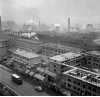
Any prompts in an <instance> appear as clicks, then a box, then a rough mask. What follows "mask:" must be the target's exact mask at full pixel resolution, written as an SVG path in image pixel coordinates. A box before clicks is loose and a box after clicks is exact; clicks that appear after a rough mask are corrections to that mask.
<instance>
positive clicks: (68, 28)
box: [68, 18, 70, 32]
mask: <svg viewBox="0 0 100 97" xmlns="http://www.w3.org/2000/svg"><path fill="white" fill-rule="evenodd" d="M68 32H70V18H68Z"/></svg>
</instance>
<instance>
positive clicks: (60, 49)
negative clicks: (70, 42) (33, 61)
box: [41, 43, 81, 57]
mask: <svg viewBox="0 0 100 97" xmlns="http://www.w3.org/2000/svg"><path fill="white" fill-rule="evenodd" d="M41 47H42V48H41V53H42V54H43V55H46V56H49V57H52V56H55V55H60V54H64V53H67V52H70V51H72V52H81V49H79V48H75V47H70V46H63V45H60V44H53V43H45V44H44V45H42V46H41Z"/></svg>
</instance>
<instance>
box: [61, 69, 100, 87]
mask: <svg viewBox="0 0 100 97" xmlns="http://www.w3.org/2000/svg"><path fill="white" fill-rule="evenodd" d="M63 74H65V75H69V76H72V77H75V78H77V79H79V80H82V81H84V82H87V83H90V84H93V85H96V86H99V87H100V75H99V74H98V73H94V72H91V71H88V70H84V69H80V68H75V69H73V70H71V71H67V72H64V73H63Z"/></svg>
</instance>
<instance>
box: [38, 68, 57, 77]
mask: <svg viewBox="0 0 100 97" xmlns="http://www.w3.org/2000/svg"><path fill="white" fill-rule="evenodd" d="M37 70H38V71H40V72H44V73H46V74H47V75H50V76H52V77H56V76H57V74H55V73H53V72H50V71H49V70H46V69H44V68H41V67H38V68H37Z"/></svg>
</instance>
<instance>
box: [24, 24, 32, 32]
mask: <svg viewBox="0 0 100 97" xmlns="http://www.w3.org/2000/svg"><path fill="white" fill-rule="evenodd" d="M23 31H24V32H30V31H33V26H32V25H30V24H24V25H23Z"/></svg>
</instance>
